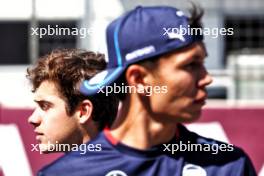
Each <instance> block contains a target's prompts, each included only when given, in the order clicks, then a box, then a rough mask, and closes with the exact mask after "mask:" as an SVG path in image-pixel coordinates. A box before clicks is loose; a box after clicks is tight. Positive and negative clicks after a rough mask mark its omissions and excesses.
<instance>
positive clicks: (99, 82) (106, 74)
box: [80, 67, 125, 95]
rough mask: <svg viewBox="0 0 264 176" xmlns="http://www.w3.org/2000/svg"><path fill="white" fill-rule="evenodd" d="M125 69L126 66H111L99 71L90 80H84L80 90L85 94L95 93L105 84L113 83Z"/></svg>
mask: <svg viewBox="0 0 264 176" xmlns="http://www.w3.org/2000/svg"><path fill="white" fill-rule="evenodd" d="M124 70H125V68H124V67H117V68H109V69H106V70H104V71H102V72H99V73H98V74H96V75H95V76H94V77H92V78H91V79H89V80H85V81H83V83H82V85H81V87H80V91H81V93H83V94H85V95H94V94H96V93H98V92H100V90H101V89H103V88H104V87H105V86H107V85H110V84H112V83H113V82H114V81H115V80H116V79H117V78H118V77H119V76H120V75H121V74H122V73H123V71H124Z"/></svg>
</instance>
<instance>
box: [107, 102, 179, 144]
mask: <svg viewBox="0 0 264 176" xmlns="http://www.w3.org/2000/svg"><path fill="white" fill-rule="evenodd" d="M129 102H130V101H129V100H124V102H123V103H122V108H121V110H120V113H119V116H118V118H117V119H116V121H115V122H114V124H113V125H112V128H111V131H110V132H111V134H112V135H113V137H114V138H116V139H117V140H119V141H121V142H122V143H124V144H126V145H128V146H131V147H133V148H137V149H148V148H150V147H152V146H155V145H158V144H162V143H166V142H168V141H170V140H171V139H172V138H173V136H175V134H176V128H177V127H176V124H175V123H168V122H166V123H165V122H161V121H157V120H155V118H154V117H153V115H152V113H150V111H149V110H148V109H147V108H146V107H145V106H144V105H143V104H142V102H141V101H135V102H133V103H131V104H132V105H133V106H130V103H129ZM131 102H132V101H131ZM159 118H162V117H159Z"/></svg>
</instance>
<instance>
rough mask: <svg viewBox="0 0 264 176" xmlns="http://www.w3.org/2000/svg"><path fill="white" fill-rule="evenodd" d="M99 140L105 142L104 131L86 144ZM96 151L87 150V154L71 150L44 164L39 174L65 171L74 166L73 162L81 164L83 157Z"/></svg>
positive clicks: (40, 175) (95, 142)
mask: <svg viewBox="0 0 264 176" xmlns="http://www.w3.org/2000/svg"><path fill="white" fill-rule="evenodd" d="M99 142H104V138H103V133H99V134H98V135H97V137H95V138H94V139H92V140H91V141H89V142H88V143H86V145H89V144H97V143H99ZM93 153H95V152H89V151H88V152H87V153H85V154H80V152H79V151H71V152H68V153H66V154H65V155H63V156H61V157H60V158H58V159H57V160H55V161H53V162H52V163H50V164H48V165H46V166H44V167H43V168H42V169H40V170H39V172H38V176H46V175H49V176H52V174H54V176H55V175H56V174H57V173H65V168H69V166H72V163H75V165H74V166H80V167H81V165H82V164H84V163H83V159H84V158H86V157H87V156H88V155H91V154H93ZM76 163H79V165H76Z"/></svg>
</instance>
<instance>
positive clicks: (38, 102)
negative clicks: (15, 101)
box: [34, 100, 52, 104]
mask: <svg viewBox="0 0 264 176" xmlns="http://www.w3.org/2000/svg"><path fill="white" fill-rule="evenodd" d="M34 102H36V103H37V104H41V103H49V104H52V103H51V102H50V101H47V100H34Z"/></svg>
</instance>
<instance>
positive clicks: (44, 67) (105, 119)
mask: <svg viewBox="0 0 264 176" xmlns="http://www.w3.org/2000/svg"><path fill="white" fill-rule="evenodd" d="M105 68H106V62H105V58H104V55H103V54H100V53H94V52H91V51H85V50H80V49H60V50H54V51H52V52H51V53H50V54H48V55H45V56H43V57H41V58H39V59H38V61H37V63H36V65H35V66H33V67H31V68H28V69H27V75H26V77H27V78H28V79H29V81H30V82H31V84H32V86H33V90H32V91H33V92H35V91H36V89H38V87H39V86H40V84H41V83H42V82H43V81H46V80H48V81H52V82H53V83H54V84H55V86H56V88H57V90H58V92H59V94H60V96H61V98H62V99H63V100H64V101H65V103H66V107H65V109H66V112H67V114H68V115H72V114H73V113H74V111H75V110H76V108H77V106H78V105H79V103H80V102H81V101H83V100H85V99H89V100H90V101H91V102H92V104H93V107H94V109H93V112H92V119H93V120H94V121H95V122H97V124H98V129H99V130H102V129H103V128H104V127H105V126H106V125H107V126H110V125H111V124H112V122H113V120H114V119H115V116H116V114H117V110H118V99H117V98H116V97H115V95H114V94H108V96H106V95H105V94H104V93H101V92H100V93H97V94H95V95H94V96H89V97H87V96H85V95H83V94H81V92H80V91H79V87H80V85H81V83H82V81H83V80H88V79H90V78H91V77H93V76H94V75H95V74H96V73H98V72H100V71H102V70H104V69H105Z"/></svg>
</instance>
